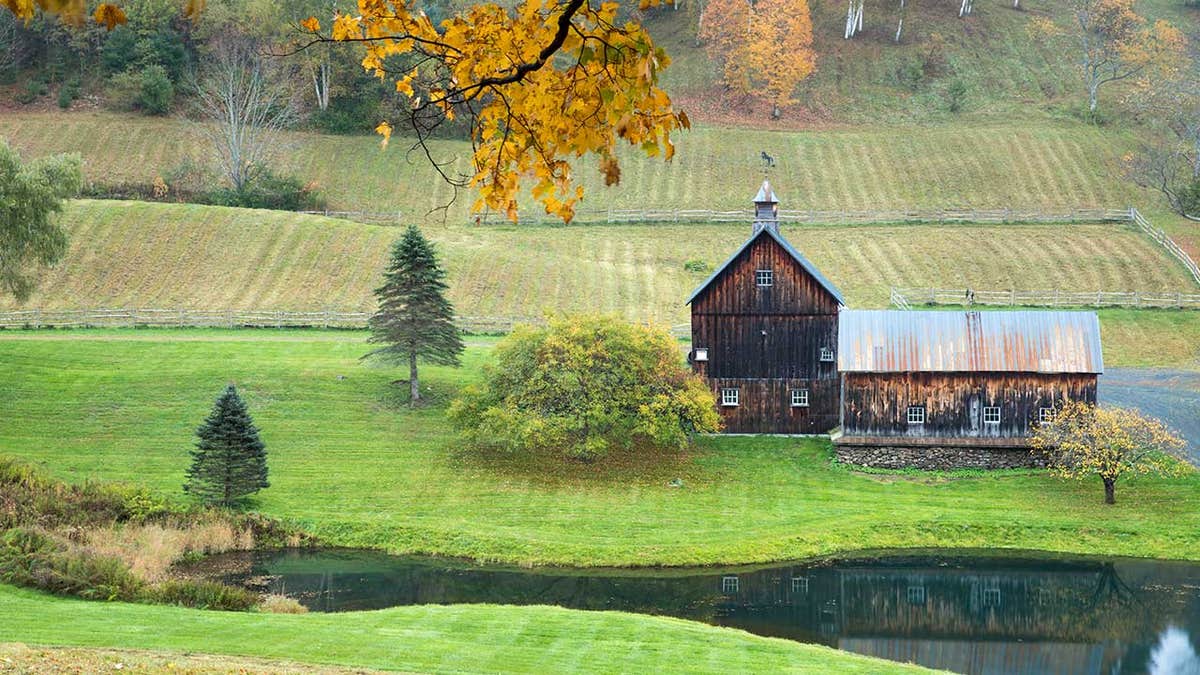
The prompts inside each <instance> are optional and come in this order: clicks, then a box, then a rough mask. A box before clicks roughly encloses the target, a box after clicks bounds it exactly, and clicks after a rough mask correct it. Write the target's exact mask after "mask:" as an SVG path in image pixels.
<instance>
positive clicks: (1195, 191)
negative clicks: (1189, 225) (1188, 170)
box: [1179, 180, 1200, 217]
mask: <svg viewBox="0 0 1200 675" xmlns="http://www.w3.org/2000/svg"><path fill="white" fill-rule="evenodd" d="M1179 206H1180V208H1182V209H1183V212H1184V213H1186V214H1188V215H1189V216H1192V217H1200V180H1194V181H1192V182H1191V183H1190V184H1188V186H1187V187H1185V188H1184V189H1183V190H1180V192H1179Z"/></svg>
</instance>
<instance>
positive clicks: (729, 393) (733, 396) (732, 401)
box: [721, 387, 741, 406]
mask: <svg viewBox="0 0 1200 675" xmlns="http://www.w3.org/2000/svg"><path fill="white" fill-rule="evenodd" d="M739 393H740V392H738V389H737V387H726V388H725V389H722V390H721V405H728V406H735V405H741V397H740V396H739V395H738V394H739Z"/></svg>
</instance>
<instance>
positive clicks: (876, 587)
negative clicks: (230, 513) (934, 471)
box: [224, 550, 1200, 675]
mask: <svg viewBox="0 0 1200 675" xmlns="http://www.w3.org/2000/svg"><path fill="white" fill-rule="evenodd" d="M224 563H225V564H227V565H230V564H231V565H234V566H235V567H236V568H237V569H236V570H235V571H234V572H231V573H228V574H227V578H228V579H230V580H234V581H240V582H242V583H248V584H250V585H258V586H260V587H262V588H263V589H265V590H269V591H270V592H274V593H282V594H286V595H289V596H292V597H295V598H297V599H298V600H300V601H301V602H302V603H304V604H305V605H307V606H308V607H309V608H310V609H313V610H316V611H346V610H357V609H376V608H381V607H390V606H395V605H411V604H426V603H435V604H446V603H503V604H553V605H560V606H563V607H571V608H576V609H614V610H622V611H627V612H640V613H646V614H665V615H670V616H677V617H682V618H687V619H693V620H698V621H705V622H708V623H712V624H717V625H723V626H731V627H736V628H741V629H744V630H747V631H750V632H753V633H757V634H760V635H770V636H776V637H782V638H788V639H793V640H799V641H803V642H811V643H820V644H825V645H829V646H833V647H837V648H839V649H844V650H847V651H852V652H857V653H860V654H868V655H872V656H878V657H882V658H886V659H892V660H896V661H908V662H915V663H920V664H923V665H927V666H931V667H936V668H944V669H948V670H954V671H957V672H963V673H1014V672H1020V673H1145V672H1150V673H1154V674H1156V675H1158V674H1163V675H1166V674H1170V675H1178V674H1183V673H1187V674H1189V675H1200V659H1198V657H1197V650H1196V644H1195V639H1194V638H1195V636H1197V635H1200V565H1195V564H1186V563H1170V562H1154V561H1139V560H1116V561H1096V560H1086V559H1082V560H1064V559H1037V558H1021V559H1014V558H995V557H962V556H940V555H922V556H889V557H882V558H872V559H856V560H842V561H832V562H829V563H825V564H821V565H816V566H813V565H807V566H805V565H786V566H780V567H774V568H769V569H755V570H744V569H743V570H730V571H719V570H718V571H714V570H707V569H705V570H684V571H678V570H675V571H659V572H655V573H645V572H633V571H595V572H584V571H574V570H511V569H492V568H479V567H469V566H461V565H454V564H451V563H447V562H444V561H437V560H428V559H411V558H397V557H390V556H386V555H382V554H379V553H374V552H363V551H344V550H334V551H317V552H313V551H287V552H282V553H274V554H269V555H261V556H258V557H253V558H238V557H236V556H234V557H229V558H226V559H224Z"/></svg>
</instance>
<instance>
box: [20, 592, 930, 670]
mask: <svg viewBox="0 0 1200 675" xmlns="http://www.w3.org/2000/svg"><path fill="white" fill-rule="evenodd" d="M0 608H2V609H0V612H2V613H3V619H4V621H3V622H2V623H0V642H24V643H29V644H40V645H71V646H84V647H120V648H123V649H154V650H172V651H174V652H189V653H191V652H201V653H209V654H228V655H235V656H249V657H257V658H267V659H286V660H288V661H293V662H306V663H313V664H321V665H333V666H351V667H362V668H375V669H380V670H400V671H406V672H429V673H442V672H490V673H496V672H557V673H562V672H589V673H619V672H624V673H630V672H643V673H645V672H666V671H676V672H678V671H680V670H681V669H686V670H687V671H688V672H696V673H733V672H749V671H757V672H798V673H807V672H811V673H828V672H838V673H884V672H896V673H903V672H913V673H915V672H931V671H928V670H925V669H924V668H918V667H915V666H906V665H902V664H898V663H891V662H886V661H880V660H877V659H872V658H867V657H862V656H855V655H852V654H846V653H844V652H838V651H835V650H833V649H830V648H828V647H819V646H814V645H805V644H800V643H797V642H790V641H788V640H780V639H773V638H763V637H757V636H754V635H750V634H748V633H744V632H742V631H737V630H731V629H727V628H715V627H712V626H706V625H703V624H699V623H694V622H690V621H682V620H679V619H669V618H661V617H649V616H639V615H634V614H622V613H619V612H583V611H575V610H568V609H559V608H557V607H502V606H495V605H452V606H417V607H397V608H393V609H385V610H380V611H376V612H351V613H345V614H303V615H284V614H265V615H264V614H247V613H240V612H212V611H204V610H189V609H182V608H177V607H160V606H151V605H129V604H123V603H104V602H88V601H82V600H68V599H64V598H55V597H51V596H47V595H43V594H40V593H37V592H34V591H27V590H19V589H15V588H12V587H9V586H0ZM483 645H486V648H481V647H482V646H483ZM216 665H217V667H220V662H217V664H216ZM168 670H171V669H168Z"/></svg>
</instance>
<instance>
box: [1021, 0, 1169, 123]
mask: <svg viewBox="0 0 1200 675" xmlns="http://www.w3.org/2000/svg"><path fill="white" fill-rule="evenodd" d="M1133 2H1134V0H1067V7H1068V9H1069V11H1070V15H1071V23H1070V26H1069V27H1068V28H1066V29H1063V28H1060V27H1059V26H1057V25H1056V24H1054V22H1052V21H1051V20H1049V19H1046V18H1037V19H1034V20H1033V21H1032V22H1031V23H1030V32H1031V33H1032V34H1033V35H1034V36H1035V37H1037V38H1041V39H1046V40H1050V41H1052V42H1053V41H1064V40H1065V41H1067V43H1068V44H1070V43H1071V42H1073V43H1074V47H1073V49H1074V50H1075V52H1076V54H1078V56H1079V69H1080V71H1081V73H1082V75H1083V81H1084V85H1085V86H1086V88H1087V93H1088V114H1089V115H1090V116H1092V117H1093V118H1094V117H1095V114H1096V108H1097V107H1098V106H1099V102H1100V88H1101V87H1103V86H1104V85H1106V84H1108V83H1110V82H1118V81H1121V80H1134V79H1137V78H1155V77H1168V76H1170V75H1172V74H1173V73H1174V72H1175V70H1176V69H1177V68H1179V66H1180V65H1181V64H1182V63H1183V62H1185V60H1186V56H1187V54H1186V40H1185V38H1184V36H1183V33H1181V32H1180V31H1179V29H1177V28H1175V27H1174V26H1172V25H1171V24H1170V23H1167V22H1166V21H1163V20H1161V19H1160V20H1158V21H1156V22H1154V23H1153V24H1152V25H1147V24H1146V19H1145V18H1143V17H1142V16H1140V15H1139V14H1137V13H1136V12H1134V11H1133Z"/></svg>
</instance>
